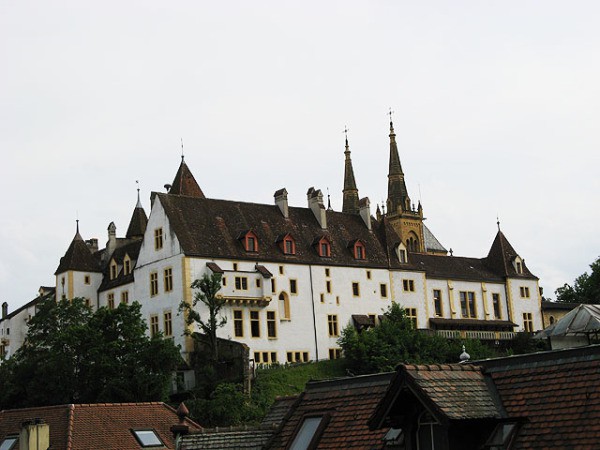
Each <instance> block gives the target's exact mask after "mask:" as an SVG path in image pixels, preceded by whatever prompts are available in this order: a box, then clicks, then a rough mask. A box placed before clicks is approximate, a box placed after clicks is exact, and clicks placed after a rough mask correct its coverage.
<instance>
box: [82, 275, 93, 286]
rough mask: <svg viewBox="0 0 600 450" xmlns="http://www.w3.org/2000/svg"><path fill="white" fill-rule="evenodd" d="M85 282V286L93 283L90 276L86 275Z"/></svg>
mask: <svg viewBox="0 0 600 450" xmlns="http://www.w3.org/2000/svg"><path fill="white" fill-rule="evenodd" d="M83 282H84V284H90V282H91V281H90V276H89V275H85V276H84V277H83Z"/></svg>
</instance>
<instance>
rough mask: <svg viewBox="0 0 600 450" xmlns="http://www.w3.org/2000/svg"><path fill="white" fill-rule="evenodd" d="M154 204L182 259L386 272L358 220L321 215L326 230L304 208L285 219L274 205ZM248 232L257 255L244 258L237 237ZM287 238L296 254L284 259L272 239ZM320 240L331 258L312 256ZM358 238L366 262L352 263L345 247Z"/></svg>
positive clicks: (384, 254)
mask: <svg viewBox="0 0 600 450" xmlns="http://www.w3.org/2000/svg"><path fill="white" fill-rule="evenodd" d="M153 195H154V196H155V199H158V200H160V202H161V204H162V205H163V207H164V209H165V212H166V214H167V216H168V218H169V222H170V224H171V226H172V228H173V230H174V231H175V233H176V235H177V238H178V239H179V242H180V244H181V247H182V249H183V251H184V253H185V254H187V255H190V256H204V257H210V258H228V259H230V258H236V259H248V260H253V261H273V262H290V263H293V262H298V263H304V264H306V263H310V264H324V265H346V266H358V267H365V266H366V267H388V251H387V249H386V248H385V247H384V245H383V244H382V242H381V241H380V240H379V239H378V234H377V233H372V232H370V231H369V230H368V229H367V227H366V226H365V224H364V222H363V221H362V219H361V218H360V216H358V215H354V214H344V213H340V212H334V211H327V213H326V214H327V224H328V229H327V230H323V229H321V227H320V226H319V223H318V222H317V220H316V219H315V217H314V215H313V213H312V211H311V210H310V209H309V208H295V207H290V208H289V219H286V218H285V217H283V215H282V214H281V211H280V210H279V208H278V207H277V206H276V205H264V204H256V203H243V202H236V201H227V200H215V199H206V198H193V197H185V196H176V195H170V194H161V193H154V194H153ZM246 230H252V231H253V232H254V233H255V234H256V235H257V237H258V241H259V243H258V245H259V251H258V252H252V253H247V252H246V251H245V250H244V248H243V246H242V244H241V242H240V241H239V240H238V236H239V235H240V233H241V232H243V231H246ZM285 233H290V234H291V235H292V236H294V239H295V240H296V254H295V255H286V254H284V253H283V252H282V251H281V249H280V248H279V246H278V245H277V244H276V240H277V237H278V236H279V235H281V234H285ZM320 236H326V237H327V238H328V239H329V241H330V243H331V257H329V258H322V257H320V256H319V255H318V253H317V250H316V248H315V247H314V245H313V243H314V241H315V237H320ZM356 239H360V240H361V241H362V242H364V243H365V246H366V259H365V260H360V261H357V260H355V259H354V258H353V256H352V253H351V251H350V249H348V243H349V242H351V241H353V240H356Z"/></svg>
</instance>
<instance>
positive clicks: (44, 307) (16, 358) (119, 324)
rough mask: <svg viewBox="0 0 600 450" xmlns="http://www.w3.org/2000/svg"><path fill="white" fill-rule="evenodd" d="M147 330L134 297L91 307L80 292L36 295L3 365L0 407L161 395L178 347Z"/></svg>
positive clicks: (176, 359) (167, 384)
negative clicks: (19, 340)
mask: <svg viewBox="0 0 600 450" xmlns="http://www.w3.org/2000/svg"><path fill="white" fill-rule="evenodd" d="M145 331H146V324H145V322H144V321H143V320H142V317H141V313H140V305H139V303H133V304H132V305H131V306H127V305H119V307H118V308H116V309H114V310H109V309H107V308H100V309H98V310H97V311H96V312H92V311H91V309H90V308H89V307H87V306H86V305H85V302H84V300H83V299H80V298H76V299H73V300H71V301H69V300H60V301H58V302H56V301H54V300H53V299H49V300H46V301H44V302H41V303H40V304H39V305H38V312H37V313H36V315H35V316H34V317H33V318H32V319H31V320H30V321H29V330H28V334H27V339H26V342H25V344H24V345H23V347H21V348H20V349H19V350H18V351H17V352H16V353H15V354H14V355H13V356H12V357H11V358H9V360H8V361H6V362H4V363H3V364H2V366H1V370H0V408H15V407H24V406H43V405H53V404H63V403H96V402H137V401H151V400H154V401H156V400H163V399H165V397H166V394H167V393H168V390H169V387H170V383H171V379H172V373H173V371H174V370H175V369H176V368H177V366H178V364H179V362H180V354H179V350H178V348H177V347H176V346H175V345H174V344H173V342H172V341H171V340H169V339H161V338H160V336H159V337H155V338H149V337H148V336H146V334H145Z"/></svg>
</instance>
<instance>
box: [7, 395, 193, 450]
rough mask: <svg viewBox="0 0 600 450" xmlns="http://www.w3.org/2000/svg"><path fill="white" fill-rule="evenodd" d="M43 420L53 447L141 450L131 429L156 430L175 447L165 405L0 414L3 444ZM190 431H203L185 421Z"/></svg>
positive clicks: (50, 408) (75, 407)
mask: <svg viewBox="0 0 600 450" xmlns="http://www.w3.org/2000/svg"><path fill="white" fill-rule="evenodd" d="M32 418H41V419H44V421H45V422H46V423H47V424H48V425H49V426H50V445H51V447H52V448H53V449H64V450H84V449H85V450H94V449H98V450H117V449H118V450H128V449H132V450H133V449H135V450H139V448H140V445H139V443H138V442H137V441H136V439H135V437H134V436H133V434H132V432H131V429H146V430H147V429H154V430H155V431H156V433H157V434H158V436H159V437H160V438H161V440H162V441H163V442H164V444H165V446H164V447H161V448H169V449H174V448H175V442H174V439H173V434H172V433H171V431H170V428H171V426H173V425H176V424H178V422H179V418H178V417H177V414H176V413H175V410H174V409H173V408H171V407H170V406H168V405H166V404H164V403H99V404H81V405H60V406H47V407H40V408H25V409H12V410H4V411H0V442H1V441H2V440H3V439H4V438H5V437H6V436H10V435H14V434H18V433H19V430H20V427H21V423H22V422H23V421H26V420H30V419H32ZM185 424H186V425H187V426H189V427H190V429H191V430H200V429H201V427H200V426H199V425H198V424H196V423H195V422H193V421H191V420H189V419H185Z"/></svg>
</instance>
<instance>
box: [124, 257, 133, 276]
mask: <svg viewBox="0 0 600 450" xmlns="http://www.w3.org/2000/svg"><path fill="white" fill-rule="evenodd" d="M132 270H133V263H132V261H131V258H130V257H129V254H127V253H126V254H125V256H124V257H123V275H129V274H130V273H131V271H132Z"/></svg>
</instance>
